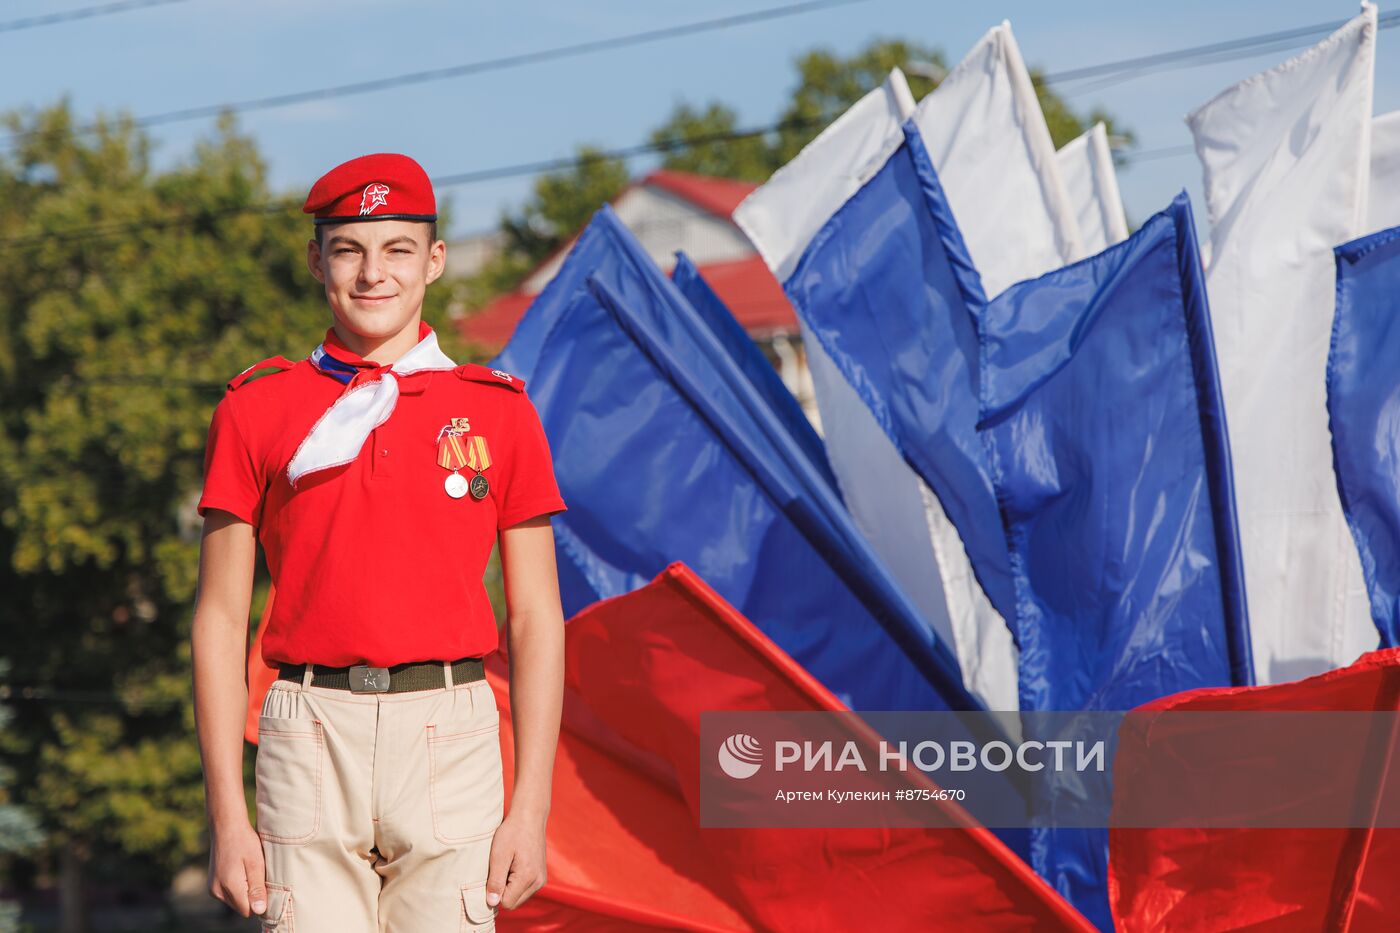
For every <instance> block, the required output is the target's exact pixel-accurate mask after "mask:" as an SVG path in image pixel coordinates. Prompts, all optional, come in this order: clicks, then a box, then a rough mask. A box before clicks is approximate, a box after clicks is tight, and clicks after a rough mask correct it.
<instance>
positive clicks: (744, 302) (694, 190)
mask: <svg viewBox="0 0 1400 933" xmlns="http://www.w3.org/2000/svg"><path fill="white" fill-rule="evenodd" d="M645 186H653V187H656V188H660V189H662V190H663V191H667V192H670V193H671V194H673V195H675V196H676V197H678V198H682V199H683V200H686V201H688V202H690V203H692V204H694V205H695V206H696V207H698V208H700V209H701V210H705V211H709V212H710V213H712V214H715V215H716V216H718V217H722V218H724V219H725V220H729V219H730V215H731V214H733V213H734V209H735V208H736V207H738V206H739V202H740V201H742V200H744V198H746V197H748V196H749V194H750V193H751V192H752V191H753V190H754V189H755V188H757V187H758V185H756V184H754V183H752V182H747V181H735V180H734V179H732V178H714V177H712V176H709V175H695V174H693V173H691V172H678V171H674V170H672V169H657V170H656V171H654V172H652V173H651V174H650V175H647V176H646V177H645V178H642V179H641V180H640V181H638V182H635V183H634V184H633V185H631V186H629V189H628V190H631V188H636V187H645ZM620 197H621V195H619V198H620ZM614 200H617V199H614ZM572 243H573V241H572V240H570V241H568V242H567V243H566V244H565V246H563V247H561V248H560V249H561V250H562V249H567V248H568V247H569V246H571V245H572ZM551 258H552V257H551ZM545 262H546V263H547V262H549V260H548V259H546V260H545ZM699 268H700V275H701V277H702V278H704V279H705V281H706V282H708V283H709V284H710V287H711V288H713V289H714V290H715V292H716V293H717V294H718V295H719V297H720V298H721V299H722V300H723V301H724V303H725V304H726V305H728V306H729V310H730V311H732V312H734V317H736V318H737V319H738V321H739V323H740V324H742V325H743V327H744V329H745V330H747V331H748V332H749V333H751V334H755V335H757V336H763V335H765V334H766V333H769V332H772V331H775V330H783V331H793V330H796V329H797V315H796V314H795V313H794V312H793V310H792V306H791V305H790V304H788V300H787V296H785V295H784V294H783V289H782V287H781V286H780V285H779V284H778V282H777V280H776V279H774V278H773V276H772V274H771V273H770V272H769V271H768V267H767V266H765V265H764V264H763V260H762V259H761V258H759V257H758V256H757V255H752V256H748V257H746V258H744V259H736V260H730V261H727V262H715V263H710V264H709V265H704V266H700V267H699ZM534 299H535V296H534V295H533V294H526V293H524V292H519V291H516V292H511V293H510V294H507V295H502V296H500V297H499V298H497V299H495V300H494V301H492V302H491V303H489V304H488V305H486V307H484V308H482V309H481V310H480V311H478V312H477V313H476V314H473V315H472V316H471V317H468V318H467V319H466V320H464V321H463V322H462V324H461V330H462V335H463V336H464V337H466V338H467V339H468V340H470V341H472V342H474V343H477V344H480V345H481V346H483V347H484V348H485V349H487V350H488V351H489V352H491V353H495V352H496V351H497V350H499V349H500V348H501V347H503V346H505V345H506V342H507V341H508V340H510V335H511V334H512V333H514V332H515V325H516V322H517V321H519V320H520V317H521V315H523V314H524V313H525V309H526V308H528V307H529V306H530V302H531V301H533V300H534Z"/></svg>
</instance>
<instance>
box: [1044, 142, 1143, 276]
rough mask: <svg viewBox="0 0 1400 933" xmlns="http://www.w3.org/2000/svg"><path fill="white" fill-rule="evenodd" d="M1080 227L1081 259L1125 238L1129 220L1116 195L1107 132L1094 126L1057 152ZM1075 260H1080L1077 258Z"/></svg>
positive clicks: (1116, 187) (1115, 175) (1116, 178)
mask: <svg viewBox="0 0 1400 933" xmlns="http://www.w3.org/2000/svg"><path fill="white" fill-rule="evenodd" d="M1056 156H1057V158H1058V160H1059V163H1060V176H1061V177H1062V178H1063V179H1064V181H1065V190H1066V191H1068V192H1069V200H1070V203H1071V204H1072V205H1073V206H1074V214H1075V220H1076V221H1077V222H1078V226H1079V239H1080V246H1081V247H1082V248H1083V250H1084V256H1092V255H1094V254H1095V253H1101V252H1103V251H1104V250H1105V249H1107V248H1108V247H1110V246H1112V245H1113V244H1114V243H1121V242H1122V241H1124V240H1126V239H1127V238H1128V219H1127V218H1126V217H1125V216H1124V215H1123V198H1122V196H1120V195H1119V193H1118V173H1117V172H1116V171H1115V170H1114V168H1113V152H1112V151H1111V150H1110V149H1109V148H1108V130H1107V128H1106V127H1105V126H1104V125H1103V124H1102V123H1095V124H1094V125H1093V126H1092V127H1090V128H1089V129H1088V131H1086V132H1085V133H1083V134H1082V135H1080V136H1077V137H1075V138H1074V139H1072V140H1070V141H1069V142H1067V143H1065V144H1064V145H1063V146H1061V147H1060V151H1059V152H1058V153H1056ZM1076 258H1083V257H1082V256H1081V257H1076Z"/></svg>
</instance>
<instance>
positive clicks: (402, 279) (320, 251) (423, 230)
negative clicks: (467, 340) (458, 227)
mask: <svg viewBox="0 0 1400 933" xmlns="http://www.w3.org/2000/svg"><path fill="white" fill-rule="evenodd" d="M430 229H431V227H430V225H428V224H426V223H420V222H417V221H412V220H376V221H371V222H357V223H345V224H326V225H325V226H324V227H322V228H321V240H322V241H321V242H320V243H317V242H316V241H315V240H311V241H310V242H309V243H308V244H307V247H306V264H307V267H308V268H310V269H311V274H312V275H314V276H315V277H316V281H318V282H320V283H322V284H323V285H325V286H326V301H327V302H328V303H329V304H330V306H331V311H332V313H334V314H335V317H336V319H337V320H339V321H341V322H342V323H343V324H345V325H346V326H347V327H348V328H349V329H350V330H351V331H352V332H353V333H356V334H358V335H360V336H362V337H371V338H373V337H390V336H392V335H394V334H396V333H398V332H399V331H401V330H403V329H404V327H406V326H407V325H408V323H409V322H410V321H412V320H413V319H414V317H415V316H416V315H417V314H418V313H419V311H420V309H421V308H422V307H423V293H424V292H425V291H426V290H427V287H428V283H429V282H433V281H436V280H437V278H438V277H439V276H441V275H442V270H443V265H444V262H445V260H446V257H447V245H446V244H445V243H443V242H442V241H441V240H437V241H436V242H433V241H430V240H429V230H430Z"/></svg>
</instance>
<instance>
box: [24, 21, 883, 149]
mask: <svg viewBox="0 0 1400 933" xmlns="http://www.w3.org/2000/svg"><path fill="white" fill-rule="evenodd" d="M165 2H175V0H165ZM865 2H868V0H808V2H804V3H793V4H788V5H786V6H778V7H768V8H767V9H763V10H755V11H753V12H752V13H739V14H736V15H734V16H722V17H719V18H717V19H707V20H700V21H698V22H693V23H683V24H681V25H679V26H666V27H663V28H661V29H649V30H645V31H643V32H634V33H630V34H628V35H623V36H613V37H612V38H608V39H594V40H590V41H588V42H578V43H574V44H572V45H561V46H555V47H553V48H548V49H538V50H536V51H533V52H521V53H518V54H515V55H505V56H501V57H499V58H488V59H483V60H481V61H475V62H467V63H465V64H461V65H452V66H449V67H446V68H431V69H428V70H426V71H414V72H409V73H408V74H401V75H393V76H391V77H387V78H375V79H373V80H370V81H355V82H352V83H350V84H338V85H332V86H330V87H323V88H316V89H314V90H308V91H293V92H291V93H287V94H274V95H271V96H269V97H257V98H252V99H249V100H243V101H234V102H228V103H221V104H206V105H204V106H200V107H187V108H184V109H182V110H170V111H167V112H165V113H155V114H148V115H146V116H144V117H137V118H136V119H135V120H133V121H132V122H133V123H134V124H135V125H136V126H141V127H146V126H157V125H160V124H165V123H178V122H183V121H186V120H197V119H201V118H204V117H213V116H218V115H220V114H222V113H225V112H230V113H242V112H246V111H250V110H269V109H273V108H276V107H287V106H290V105H292V104H301V103H307V102H309V101H318V100H328V99H331V98H336V97H348V96H351V95H355V94H366V93H370V92H372V91H382V90H387V89H389V88H395V87H404V86H406V85H411V84H424V83H427V82H430V81H444V80H447V79H448V78H460V77H465V76H467V75H476V74H482V73H484V72H488V71H501V70H503V69H507V68H519V67H522V66H525V65H536V64H540V63H542V62H549V61H558V60H560V59H565V58H576V57H579V56H583V55H591V54H593V53H596V52H605V51H611V50H614V49H620V48H626V47H628V46H633V45H645V44H648V43H652V42H661V41H663V40H666V39H677V38H680V37H682V36H690V35H696V34H697V33H703V32H714V31H717V30H721V29H731V28H734V27H736V26H746V25H749V24H751V23H758V22H764V21H766V20H773V19H781V18H785V17H789V16H799V15H801V14H804V13H812V12H815V11H817V10H824V9H828V8H832V7H839V6H850V5H852V4H855V3H865ZM95 129H97V124H88V125H86V126H82V127H79V128H77V129H76V130H75V132H77V133H91V132H93V131H94V130H95ZM28 135H32V132H31V133H18V134H14V135H11V136H7V137H5V138H4V142H6V143H14V142H16V141H17V140H20V139H23V138H25V137H26V136H28Z"/></svg>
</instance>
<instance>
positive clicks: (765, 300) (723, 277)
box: [699, 256, 797, 335]
mask: <svg viewBox="0 0 1400 933" xmlns="http://www.w3.org/2000/svg"><path fill="white" fill-rule="evenodd" d="M699 268H700V277H701V278H702V279H704V280H705V281H706V282H707V283H709V286H710V287H711V288H713V289H714V290H715V294H717V295H719V297H720V300H721V301H723V302H724V303H725V304H726V305H727V306H728V307H729V310H730V311H732V312H734V317H735V318H737V319H738V321H739V323H740V324H742V325H744V330H746V331H748V332H749V333H751V334H759V335H762V334H763V333H765V332H768V331H774V330H784V331H795V330H797V312H795V311H793V310H792V305H791V304H789V303H788V300H787V295H785V294H783V287H782V286H781V285H779V284H778V280H777V279H775V278H773V273H771V272H769V271H768V266H766V265H764V262H763V259H762V258H761V257H759V256H750V257H748V258H747V259H735V260H733V261H731V262H712V263H710V264H709V265H706V266H700V267H699Z"/></svg>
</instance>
